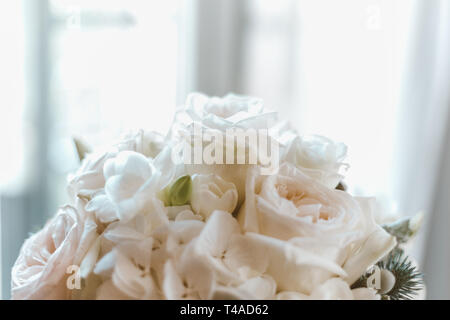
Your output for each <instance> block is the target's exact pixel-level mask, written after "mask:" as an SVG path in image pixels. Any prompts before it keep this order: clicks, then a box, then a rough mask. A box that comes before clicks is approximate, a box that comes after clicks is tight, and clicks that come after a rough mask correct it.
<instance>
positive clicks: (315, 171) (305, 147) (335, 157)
mask: <svg viewBox="0 0 450 320" xmlns="http://www.w3.org/2000/svg"><path fill="white" fill-rule="evenodd" d="M346 154H347V146H346V145H345V144H343V143H336V142H333V141H332V140H330V139H328V138H326V137H322V136H318V135H312V136H305V137H296V138H295V139H293V140H292V142H291V143H290V146H289V148H288V152H287V154H286V157H285V159H284V160H285V161H287V162H290V163H292V164H294V165H295V166H296V167H298V168H300V169H301V170H302V171H303V172H304V173H305V174H307V175H308V176H310V177H311V178H313V179H315V180H317V181H320V182H321V183H323V184H324V185H326V186H328V187H329V188H333V189H334V188H335V187H336V186H337V185H338V183H339V182H340V181H341V180H342V179H343V178H344V177H343V175H342V174H341V173H340V171H341V168H343V167H344V168H346V167H347V164H345V163H343V162H342V161H343V160H344V159H345V157H346Z"/></svg>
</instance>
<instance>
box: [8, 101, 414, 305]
mask: <svg viewBox="0 0 450 320" xmlns="http://www.w3.org/2000/svg"><path fill="white" fill-rule="evenodd" d="M78 147H79V148H78V149H79V151H80V152H79V154H80V155H81V158H83V159H82V162H81V166H80V168H79V169H78V171H77V172H76V173H74V174H73V175H71V176H70V177H69V178H68V184H67V188H68V192H69V194H70V198H71V203H70V204H67V205H65V206H63V207H61V208H60V209H59V210H58V212H57V213H56V215H55V216H54V217H53V218H52V219H51V220H50V221H48V222H47V224H46V225H45V226H44V227H43V229H42V230H40V231H39V232H37V233H35V234H33V235H32V236H31V237H30V238H29V239H27V240H26V241H25V243H24V244H23V246H22V249H21V251H20V255H19V257H18V259H17V261H16V263H15V265H14V267H13V269H12V298H13V299H411V298H415V297H417V294H418V293H419V292H420V291H421V290H422V286H423V284H422V278H421V274H420V273H419V272H418V271H417V268H416V265H415V264H414V263H413V262H412V261H411V260H410V259H409V258H408V257H407V256H406V255H405V252H404V244H405V243H406V242H407V241H408V240H409V239H410V238H412V236H413V235H414V234H415V233H416V232H417V229H418V227H419V225H420V220H421V219H420V216H415V217H413V218H404V219H403V220H400V221H395V222H392V221H389V220H386V219H384V218H383V216H385V215H383V212H381V211H380V209H379V207H380V206H377V202H376V200H375V199H373V198H363V197H355V196H352V195H351V194H350V193H348V192H347V191H346V190H345V186H344V183H343V179H344V173H345V171H346V170H347V169H348V165H347V164H346V163H344V162H343V161H344V159H345V156H346V146H345V145H344V144H341V143H335V142H333V141H331V140H329V139H327V138H324V137H321V136H299V135H298V134H297V133H296V132H295V131H294V130H292V129H291V128H290V127H289V125H288V124H286V123H283V122H280V121H278V119H277V114H276V113H275V112H272V111H270V110H267V109H266V108H265V107H263V104H262V101H261V100H260V99H256V98H251V97H245V96H236V95H227V96H225V97H223V98H218V97H207V96H205V95H202V94H191V95H190V96H189V97H188V99H187V101H186V104H185V106H184V107H183V108H181V109H180V110H178V111H177V112H176V115H175V118H174V121H173V124H172V126H171V129H170V130H169V132H168V133H167V134H166V135H164V136H163V135H160V134H158V133H155V132H152V131H146V130H141V131H138V132H134V133H132V134H128V135H126V136H125V137H124V138H123V139H122V140H121V141H119V142H118V143H117V144H115V145H113V146H111V147H108V148H106V149H104V150H98V151H96V152H87V153H86V154H85V152H83V150H82V149H83V148H82V147H80V145H79V144H78Z"/></svg>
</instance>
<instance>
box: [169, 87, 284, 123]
mask: <svg viewBox="0 0 450 320" xmlns="http://www.w3.org/2000/svg"><path fill="white" fill-rule="evenodd" d="M276 120H277V114H276V112H273V111H270V110H268V109H266V108H264V106H263V101H262V100H261V99H259V98H254V97H249V96H242V95H236V94H228V95H226V96H224V97H222V98H221V97H208V96H206V95H204V94H201V93H192V94H190V95H189V96H188V98H187V99H186V106H185V109H183V110H182V111H181V112H180V113H179V114H177V117H176V118H175V123H177V122H184V123H191V122H198V123H201V124H202V125H203V126H204V127H206V128H210V129H218V130H221V131H224V130H226V129H228V128H232V127H237V128H254V129H260V128H270V127H272V126H273V125H274V124H275V122H276Z"/></svg>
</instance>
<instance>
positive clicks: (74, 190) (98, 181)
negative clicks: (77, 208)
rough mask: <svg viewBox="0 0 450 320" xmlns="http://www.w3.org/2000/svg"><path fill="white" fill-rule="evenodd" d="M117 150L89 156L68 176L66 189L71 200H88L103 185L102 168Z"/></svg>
mask: <svg viewBox="0 0 450 320" xmlns="http://www.w3.org/2000/svg"><path fill="white" fill-rule="evenodd" d="M117 152H118V151H117V150H116V149H114V148H112V149H111V150H108V151H104V152H95V153H91V154H89V155H88V156H87V157H86V158H85V159H84V160H83V162H82V164H81V166H80V168H79V169H78V170H77V172H76V173H75V174H72V175H69V176H68V183H67V189H68V192H69V195H70V196H71V197H72V199H76V198H77V197H81V198H87V199H89V198H90V197H91V196H92V195H93V194H95V193H96V192H98V190H100V189H102V188H103V187H104V185H105V177H104V176H103V166H104V165H105V162H106V161H107V160H109V159H111V158H114V157H115V156H116V155H117Z"/></svg>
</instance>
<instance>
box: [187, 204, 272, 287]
mask: <svg viewBox="0 0 450 320" xmlns="http://www.w3.org/2000/svg"><path fill="white" fill-rule="evenodd" d="M195 252H196V254H197V255H198V256H199V258H200V259H201V260H203V261H205V262H206V263H207V265H208V266H209V267H210V268H212V269H213V270H214V274H215V275H216V278H217V281H218V282H219V283H221V284H224V285H239V284H241V283H242V282H243V281H245V280H248V279H250V278H252V277H256V276H260V275H262V274H263V273H264V271H265V269H266V267H267V263H268V260H267V256H266V252H265V248H264V247H263V246H260V245H259V244H256V243H255V242H254V241H252V240H251V239H249V238H248V237H247V236H246V235H242V234H241V230H240V227H239V224H238V223H237V221H236V219H234V218H233V217H232V216H231V215H230V214H229V213H227V212H223V211H215V212H213V214H212V215H211V216H210V218H209V220H208V222H207V223H206V225H205V227H204V228H203V230H202V232H201V233H200V235H199V236H198V238H196V240H195Z"/></svg>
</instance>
